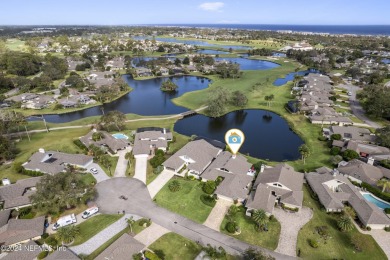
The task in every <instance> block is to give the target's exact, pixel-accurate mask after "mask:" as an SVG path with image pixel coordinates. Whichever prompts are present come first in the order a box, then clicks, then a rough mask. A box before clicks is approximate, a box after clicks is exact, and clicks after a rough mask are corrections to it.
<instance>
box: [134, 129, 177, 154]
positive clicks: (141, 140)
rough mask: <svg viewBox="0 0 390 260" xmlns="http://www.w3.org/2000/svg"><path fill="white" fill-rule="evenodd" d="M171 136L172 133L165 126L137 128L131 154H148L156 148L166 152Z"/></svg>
mask: <svg viewBox="0 0 390 260" xmlns="http://www.w3.org/2000/svg"><path fill="white" fill-rule="evenodd" d="M172 138H173V136H172V133H171V132H170V131H169V129H166V128H159V127H147V128H138V129H137V132H136V133H135V137H134V146H133V155H134V156H135V157H137V156H149V155H152V154H153V152H154V151H155V150H156V149H158V150H162V151H164V152H166V151H167V149H168V143H169V142H170V141H172Z"/></svg>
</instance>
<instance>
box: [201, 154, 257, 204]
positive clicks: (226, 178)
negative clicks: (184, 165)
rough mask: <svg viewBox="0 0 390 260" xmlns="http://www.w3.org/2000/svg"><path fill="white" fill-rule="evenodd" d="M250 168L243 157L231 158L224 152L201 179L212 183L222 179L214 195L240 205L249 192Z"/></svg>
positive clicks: (251, 177)
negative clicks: (235, 201)
mask: <svg viewBox="0 0 390 260" xmlns="http://www.w3.org/2000/svg"><path fill="white" fill-rule="evenodd" d="M251 166H252V164H251V163H249V162H248V161H247V159H246V158H245V157H244V156H242V155H237V156H233V155H232V154H231V153H230V152H227V151H224V152H221V153H219V154H218V155H217V157H216V158H215V160H213V161H212V162H211V164H210V165H209V166H208V167H207V169H206V170H205V171H204V172H203V173H202V174H201V177H202V180H203V181H207V180H212V181H214V180H216V179H217V178H218V177H222V178H223V180H222V182H221V183H220V184H219V185H218V187H217V189H216V190H215V192H214V193H215V194H216V195H217V196H218V198H220V199H225V200H229V201H234V200H237V201H239V202H241V203H242V202H243V201H244V200H245V199H246V197H247V195H248V193H249V191H250V186H251V183H252V180H253V176H254V172H252V171H251Z"/></svg>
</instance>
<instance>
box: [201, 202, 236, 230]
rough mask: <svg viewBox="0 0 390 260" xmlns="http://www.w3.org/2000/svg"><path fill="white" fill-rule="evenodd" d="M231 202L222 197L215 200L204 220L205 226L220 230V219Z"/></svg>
mask: <svg viewBox="0 0 390 260" xmlns="http://www.w3.org/2000/svg"><path fill="white" fill-rule="evenodd" d="M232 204H233V203H232V202H231V201H227V200H224V199H219V200H217V203H216V204H215V206H214V208H213V209H212V210H211V212H210V214H209V216H208V217H207V219H206V221H205V222H204V223H203V225H205V226H206V227H209V228H212V229H214V230H216V231H219V230H220V227H221V224H222V220H223V219H224V217H225V215H226V213H227V211H228V210H229V207H230V206H231V205H232Z"/></svg>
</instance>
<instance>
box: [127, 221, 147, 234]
mask: <svg viewBox="0 0 390 260" xmlns="http://www.w3.org/2000/svg"><path fill="white" fill-rule="evenodd" d="M141 220H142V219H139V220H137V221H135V222H134V224H133V226H132V229H133V234H134V235H137V234H138V233H140V232H141V231H143V230H144V229H146V227H144V226H140V224H139V223H140V222H141ZM130 231H131V229H130Z"/></svg>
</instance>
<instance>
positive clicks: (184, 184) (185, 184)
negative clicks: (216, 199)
mask: <svg viewBox="0 0 390 260" xmlns="http://www.w3.org/2000/svg"><path fill="white" fill-rule="evenodd" d="M175 179H176V180H177V181H179V182H180V184H181V190H180V191H177V192H171V191H170V190H169V188H168V185H169V183H170V182H171V181H169V182H168V183H167V184H165V186H164V187H163V188H162V189H161V190H160V192H159V193H157V195H156V197H155V199H156V203H157V204H158V205H159V206H161V207H164V208H166V209H169V210H171V211H173V212H175V213H178V214H180V215H183V216H184V217H187V218H189V219H191V220H193V221H195V222H198V223H203V222H204V221H205V220H206V219H207V217H208V215H209V214H210V211H211V210H212V207H210V206H207V205H205V204H203V202H202V201H201V200H200V196H201V195H202V194H205V193H204V192H203V191H202V188H201V183H200V182H199V181H190V180H185V179H182V178H180V177H176V178H175Z"/></svg>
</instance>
